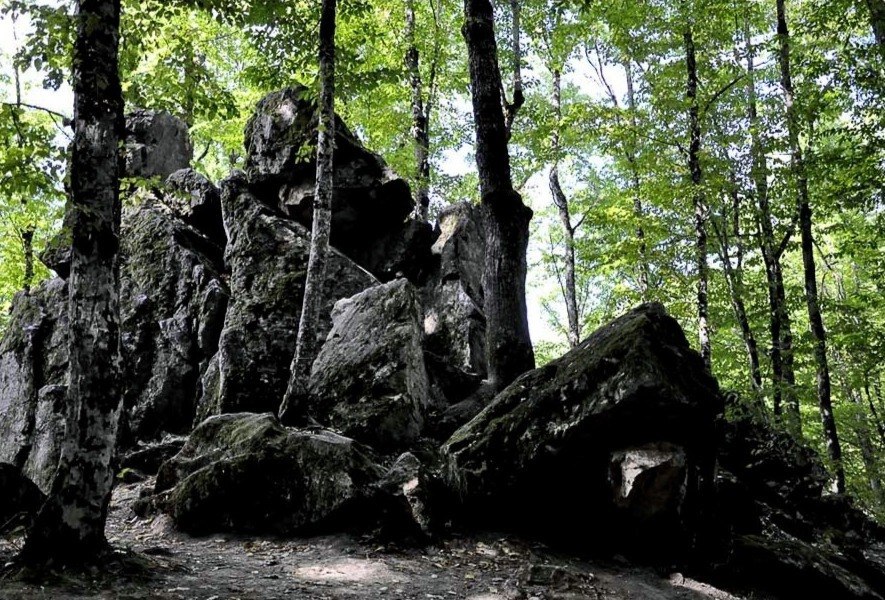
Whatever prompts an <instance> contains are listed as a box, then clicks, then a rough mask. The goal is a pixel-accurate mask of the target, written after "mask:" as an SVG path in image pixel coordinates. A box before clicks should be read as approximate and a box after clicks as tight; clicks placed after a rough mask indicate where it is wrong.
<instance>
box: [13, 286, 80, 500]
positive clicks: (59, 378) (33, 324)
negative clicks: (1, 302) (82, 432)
mask: <svg viewBox="0 0 885 600" xmlns="http://www.w3.org/2000/svg"><path fill="white" fill-rule="evenodd" d="M66 303H67V286H66V285H65V283H64V281H62V280H61V279H52V280H49V281H46V282H44V283H42V284H40V285H39V286H38V287H36V288H34V289H33V290H32V292H31V294H30V295H29V296H26V295H24V294H19V295H17V296H16V298H15V300H14V301H13V311H12V316H11V318H10V321H9V324H8V326H7V328H6V331H5V333H4V336H3V339H2V341H0V462H6V463H11V464H13V465H15V466H16V467H18V468H19V469H22V470H23V472H24V474H25V475H26V476H27V477H28V478H30V479H32V480H33V481H34V483H36V484H37V486H38V487H39V488H40V489H42V490H44V491H46V490H48V489H49V486H50V484H51V482H52V476H53V474H54V472H55V467H56V465H57V464H58V456H59V450H60V447H61V446H60V444H61V436H62V435H63V432H64V431H63V430H64V394H65V386H66V384H67V363H68V353H67V352H68V349H67V344H66V339H67V335H66V331H67V305H66Z"/></svg>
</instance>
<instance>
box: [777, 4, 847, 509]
mask: <svg viewBox="0 0 885 600" xmlns="http://www.w3.org/2000/svg"><path fill="white" fill-rule="evenodd" d="M777 32H778V41H779V59H780V67H781V87H782V88H783V91H784V99H785V102H786V111H787V132H788V136H789V140H790V154H791V157H790V165H791V169H792V172H793V175H794V177H795V180H796V187H797V201H798V210H799V230H800V232H801V234H802V264H803V267H804V271H805V301H806V303H807V305H808V321H809V324H810V326H811V335H812V337H813V338H814V360H815V364H816V365H817V399H818V405H819V408H820V416H821V423H822V424H823V429H824V436H825V439H826V444H827V453H828V455H829V457H830V460H831V461H832V463H833V469H834V470H835V475H836V491H837V492H838V493H844V492H845V470H844V468H843V466H842V446H841V444H840V443H839V433H838V431H837V429H836V419H835V417H834V416H833V403H832V397H831V389H830V388H831V385H830V368H829V365H828V364H827V334H826V329H825V328H824V322H823V316H822V315H821V311H820V303H819V297H818V292H817V273H816V267H815V263H814V238H813V234H812V229H811V204H810V202H809V196H808V175H807V173H806V171H805V159H804V156H803V154H802V147H801V145H800V143H799V123H798V118H797V115H796V107H795V105H794V103H793V100H794V95H793V79H792V74H791V65H790V32H789V28H788V26H787V13H786V7H785V5H784V0H777Z"/></svg>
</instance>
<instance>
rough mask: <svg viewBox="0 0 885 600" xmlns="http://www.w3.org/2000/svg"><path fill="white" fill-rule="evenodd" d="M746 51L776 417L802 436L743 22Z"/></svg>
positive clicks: (751, 65) (749, 42)
mask: <svg viewBox="0 0 885 600" xmlns="http://www.w3.org/2000/svg"><path fill="white" fill-rule="evenodd" d="M744 39H745V40H746V50H747V74H748V77H747V113H748V118H749V122H750V153H751V159H752V163H751V177H752V180H753V187H754V188H755V193H756V204H757V206H758V208H759V232H760V236H759V240H760V248H761V250H762V260H763V263H764V264H765V276H766V281H767V284H768V307H769V324H770V325H769V332H770V335H771V373H772V380H773V384H774V386H773V387H774V393H773V401H774V414H775V418H778V419H780V418H781V417H782V416H783V414H784V412H783V406H784V404H786V406H787V413H786V414H787V419H786V422H787V428H788V429H789V431H790V432H791V433H792V434H793V435H795V436H797V437H801V434H802V427H801V421H800V417H799V402H798V397H797V395H796V391H795V382H796V377H795V375H794V372H793V358H792V357H793V333H792V324H791V322H790V314H789V311H788V309H787V303H786V290H785V288H784V276H783V270H782V268H781V257H780V253H779V249H778V244H777V243H776V242H775V236H774V225H773V219H772V215H771V204H770V202H769V195H768V161H767V158H766V156H765V147H764V144H763V142H762V135H761V127H762V126H761V123H760V121H759V113H758V109H757V105H756V75H755V73H756V65H755V61H756V57H755V52H754V50H753V43H752V40H751V36H750V26H749V21H746V20H745V21H744Z"/></svg>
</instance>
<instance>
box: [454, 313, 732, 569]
mask: <svg viewBox="0 0 885 600" xmlns="http://www.w3.org/2000/svg"><path fill="white" fill-rule="evenodd" d="M722 409H723V405H722V399H721V396H720V394H719V390H718V386H717V384H716V381H715V379H713V377H712V376H711V375H710V374H709V372H708V371H707V370H706V369H705V368H704V365H703V361H702V360H701V358H700V356H699V355H698V354H697V353H696V352H695V351H693V350H692V349H691V348H690V347H689V344H688V342H687V340H686V339H685V335H684V334H683V332H682V329H681V328H680V327H679V325H678V324H677V323H676V321H675V320H674V319H672V318H671V317H670V316H668V315H667V314H666V312H665V311H664V308H663V307H662V306H660V305H658V304H647V305H643V306H641V307H639V308H637V309H635V310H633V311H631V312H629V313H627V314H626V315H624V316H622V317H621V318H619V319H616V320H615V321H613V322H611V323H609V324H608V325H605V326H604V327H602V328H601V329H599V330H598V331H597V332H595V333H594V334H593V335H591V336H590V337H589V338H588V339H587V340H585V341H584V342H583V343H582V344H581V345H580V346H578V347H577V348H575V349H574V350H572V351H571V352H569V353H567V354H566V355H565V356H563V357H562V358H560V359H558V360H555V361H553V362H551V363H549V364H547V365H546V366H544V367H542V368H540V369H536V370H534V371H530V372H528V373H526V374H524V375H523V376H521V377H520V378H518V379H517V380H516V381H515V382H514V383H512V384H511V385H510V386H509V387H507V388H506V389H505V390H504V391H502V392H501V393H500V394H499V395H498V396H497V397H496V398H495V399H494V400H493V401H492V403H491V404H489V406H487V407H486V408H485V409H484V410H483V411H482V412H481V413H480V414H479V415H477V416H476V417H475V418H474V419H473V420H472V421H470V422H469V423H468V424H466V425H465V426H464V427H462V428H461V429H459V430H458V431H456V432H455V433H454V435H453V436H452V437H451V438H450V439H449V440H448V441H447V442H446V443H445V445H444V446H443V452H444V454H445V455H446V457H447V467H446V468H447V477H448V479H449V481H450V483H451V485H452V486H453V488H454V489H455V490H456V491H457V492H458V493H459V494H460V496H461V498H462V501H463V503H464V507H465V511H469V512H470V514H471V515H472V516H473V518H482V519H489V520H491V521H492V522H494V523H497V524H501V525H503V526H507V527H523V528H525V527H530V528H536V529H537V530H538V531H539V532H543V534H544V535H546V536H548V537H550V538H551V539H554V540H555V541H559V542H564V543H572V544H581V545H584V546H586V545H588V544H605V545H606V547H607V548H609V549H616V548H622V549H623V551H625V552H632V553H635V554H641V555H646V554H647V555H649V556H652V555H653V556H656V557H670V558H671V559H672V557H674V556H676V555H678V554H679V553H680V552H683V551H686V550H688V549H689V546H690V544H691V543H692V541H693V539H694V536H695V535H696V534H697V533H698V528H699V527H700V526H701V524H700V523H698V522H695V521H693V519H694V517H695V516H696V515H699V514H702V513H703V511H702V510H700V509H701V508H702V507H703V506H704V505H705V503H706V502H708V498H709V491H710V489H711V484H712V478H713V466H714V460H715V449H716V440H717V428H716V423H717V419H718V416H719V415H720V414H721V412H722ZM652 449H654V452H655V453H656V454H655V455H652V454H651V451H652ZM615 480H616V481H615ZM637 486H638V487H637ZM637 514H639V515H641V516H643V517H651V516H653V517H654V518H653V519H648V520H646V521H645V522H643V526H642V527H638V526H637V521H636V515H637Z"/></svg>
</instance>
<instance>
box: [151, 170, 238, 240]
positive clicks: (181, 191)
mask: <svg viewBox="0 0 885 600" xmlns="http://www.w3.org/2000/svg"><path fill="white" fill-rule="evenodd" d="M165 191H166V199H167V201H168V202H169V203H170V204H171V205H172V207H173V210H174V212H175V214H177V215H179V216H180V217H181V218H182V219H184V221H185V222H186V223H187V224H188V225H191V226H192V227H194V229H196V230H197V231H200V232H201V233H203V234H204V235H205V236H206V237H208V238H209V239H210V240H212V241H214V242H215V243H216V244H218V245H220V246H222V247H224V245H225V244H226V242H227V235H226V234H225V232H224V221H223V220H222V218H221V190H219V189H218V187H217V186H216V185H215V184H214V183H212V182H211V181H209V179H208V178H207V177H206V176H205V175H203V174H202V173H198V172H197V171H194V170H193V169H179V170H178V171H175V172H174V173H172V174H171V175H169V177H167V178H166V185H165Z"/></svg>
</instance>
